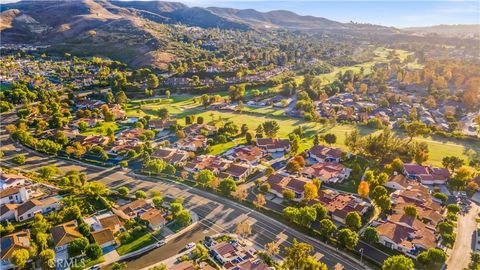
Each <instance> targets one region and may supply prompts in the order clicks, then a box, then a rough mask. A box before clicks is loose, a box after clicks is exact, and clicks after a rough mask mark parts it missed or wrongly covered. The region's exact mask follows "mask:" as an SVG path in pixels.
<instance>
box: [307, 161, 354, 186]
mask: <svg viewBox="0 0 480 270" xmlns="http://www.w3.org/2000/svg"><path fill="white" fill-rule="evenodd" d="M351 172H352V170H351V169H349V168H347V167H345V166H344V165H342V164H340V163H332V162H319V163H315V164H313V165H312V166H310V167H306V168H304V169H303V170H302V171H301V174H302V175H303V176H305V177H307V178H310V179H313V178H318V179H320V180H321V181H322V182H329V183H341V182H342V181H343V180H345V179H347V178H348V177H349V176H350V173H351Z"/></svg>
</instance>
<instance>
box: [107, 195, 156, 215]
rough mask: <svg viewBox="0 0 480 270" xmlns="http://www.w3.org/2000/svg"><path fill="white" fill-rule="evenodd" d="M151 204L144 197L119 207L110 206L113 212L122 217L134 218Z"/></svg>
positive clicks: (150, 206) (149, 207)
mask: <svg viewBox="0 0 480 270" xmlns="http://www.w3.org/2000/svg"><path fill="white" fill-rule="evenodd" d="M152 207H153V206H152V204H151V203H148V202H147V201H146V200H144V199H140V200H134V201H132V202H129V203H127V204H124V205H122V206H119V207H114V208H112V211H113V213H115V214H116V215H117V216H119V217H120V218H122V219H131V218H135V217H137V216H138V215H140V214H142V213H144V212H146V211H148V210H149V209H151V208H152Z"/></svg>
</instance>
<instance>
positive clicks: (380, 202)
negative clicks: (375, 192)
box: [375, 195, 392, 211]
mask: <svg viewBox="0 0 480 270" xmlns="http://www.w3.org/2000/svg"><path fill="white" fill-rule="evenodd" d="M375 203H376V204H377V206H378V207H379V208H380V209H381V210H382V211H388V210H390V209H391V208H392V201H391V200H390V197H388V195H383V196H381V197H379V198H378V199H376V200H375Z"/></svg>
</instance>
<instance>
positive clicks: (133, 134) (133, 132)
mask: <svg viewBox="0 0 480 270" xmlns="http://www.w3.org/2000/svg"><path fill="white" fill-rule="evenodd" d="M144 132H145V129H143V128H133V129H129V130H125V131H122V132H120V134H118V136H117V137H118V139H124V140H138V137H139V136H140V135H142V134H143V133H144Z"/></svg>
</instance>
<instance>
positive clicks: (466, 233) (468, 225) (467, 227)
mask: <svg viewBox="0 0 480 270" xmlns="http://www.w3.org/2000/svg"><path fill="white" fill-rule="evenodd" d="M479 212H480V208H479V206H478V205H477V204H476V203H475V202H470V201H469V202H468V205H467V207H465V211H464V212H461V213H460V215H459V216H458V221H457V231H456V233H457V238H456V240H455V244H454V245H453V249H452V250H449V257H448V259H447V269H448V270H462V269H466V268H467V267H468V264H469V263H470V252H472V251H473V250H475V241H476V238H475V233H476V231H475V230H476V229H477V221H476V218H477V215H478V213H479Z"/></svg>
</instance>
